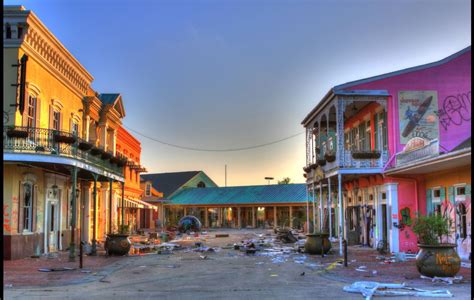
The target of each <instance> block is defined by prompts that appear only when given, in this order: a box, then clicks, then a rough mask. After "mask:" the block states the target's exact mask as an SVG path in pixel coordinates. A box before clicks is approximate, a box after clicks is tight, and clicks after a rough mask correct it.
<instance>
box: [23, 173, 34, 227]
mask: <svg viewBox="0 0 474 300" xmlns="http://www.w3.org/2000/svg"><path fill="white" fill-rule="evenodd" d="M21 188H22V192H21V199H20V209H21V213H20V215H21V220H20V221H21V227H20V231H29V232H31V231H33V199H34V189H33V184H32V183H30V182H25V183H23V185H22V187H21Z"/></svg>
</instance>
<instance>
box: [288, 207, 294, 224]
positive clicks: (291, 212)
mask: <svg viewBox="0 0 474 300" xmlns="http://www.w3.org/2000/svg"><path fill="white" fill-rule="evenodd" d="M289 210H290V222H289V224H290V228H293V207H292V206H289Z"/></svg>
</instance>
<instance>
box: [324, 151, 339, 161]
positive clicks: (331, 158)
mask: <svg viewBox="0 0 474 300" xmlns="http://www.w3.org/2000/svg"><path fill="white" fill-rule="evenodd" d="M324 158H325V159H326V161H327V162H333V161H335V160H336V153H334V152H327V153H326V154H324Z"/></svg>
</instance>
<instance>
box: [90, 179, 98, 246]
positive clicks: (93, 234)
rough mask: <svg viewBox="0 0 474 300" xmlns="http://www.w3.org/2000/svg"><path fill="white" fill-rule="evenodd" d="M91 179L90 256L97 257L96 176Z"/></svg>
mask: <svg viewBox="0 0 474 300" xmlns="http://www.w3.org/2000/svg"><path fill="white" fill-rule="evenodd" d="M92 177H94V190H93V199H94V201H93V206H94V209H93V223H94V226H93V227H92V250H91V255H97V177H98V175H97V174H95V173H92Z"/></svg>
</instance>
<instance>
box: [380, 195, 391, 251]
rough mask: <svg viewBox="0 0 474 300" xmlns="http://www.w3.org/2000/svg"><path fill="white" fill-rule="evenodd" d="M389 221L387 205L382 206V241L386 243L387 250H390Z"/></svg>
mask: <svg viewBox="0 0 474 300" xmlns="http://www.w3.org/2000/svg"><path fill="white" fill-rule="evenodd" d="M387 221H388V220H387V204H382V241H384V246H385V247H384V248H385V249H386V250H388V249H390V248H389V246H388V235H387V229H388V226H387Z"/></svg>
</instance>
